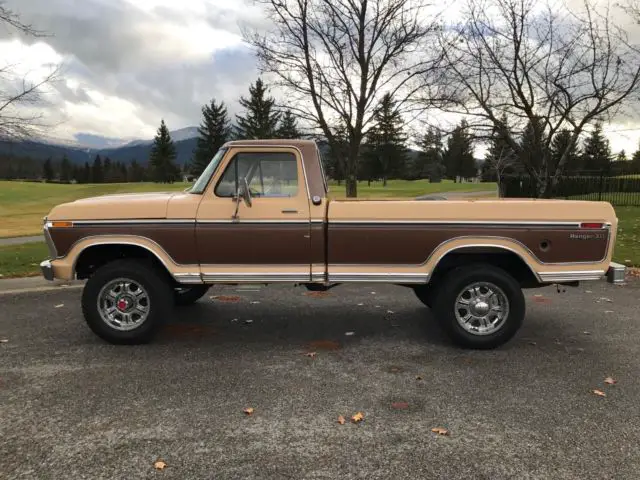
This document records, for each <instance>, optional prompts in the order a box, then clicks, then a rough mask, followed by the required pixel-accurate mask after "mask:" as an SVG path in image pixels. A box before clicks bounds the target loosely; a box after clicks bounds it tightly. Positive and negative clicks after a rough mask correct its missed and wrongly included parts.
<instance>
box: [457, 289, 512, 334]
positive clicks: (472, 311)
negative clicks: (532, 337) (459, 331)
mask: <svg viewBox="0 0 640 480" xmlns="http://www.w3.org/2000/svg"><path fill="white" fill-rule="evenodd" d="M455 313H456V319H457V320H458V323H459V324H460V326H461V327H462V328H463V329H464V330H465V331H467V332H469V333H471V334H473V335H490V334H492V333H495V332H496V331H498V330H500V328H502V326H503V325H504V323H505V321H506V319H507V317H508V316H509V300H508V299H507V296H506V295H505V293H504V292H503V291H502V290H501V289H500V288H499V287H497V286H496V285H494V284H493V283H489V282H474V283H472V284H470V285H467V286H466V287H465V288H464V289H463V290H462V292H461V293H460V294H459V295H458V297H457V298H456V302H455Z"/></svg>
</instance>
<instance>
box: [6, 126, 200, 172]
mask: <svg viewBox="0 0 640 480" xmlns="http://www.w3.org/2000/svg"><path fill="white" fill-rule="evenodd" d="M197 135H198V128H197V127H186V128H181V129H179V130H175V131H173V132H171V138H172V139H173V141H174V142H175V146H176V162H177V163H178V164H179V165H184V164H185V163H187V162H189V161H190V160H191V157H192V156H193V150H194V149H195V147H196V143H197V138H196V137H197ZM76 138H77V139H78V140H79V141H80V140H82V142H83V143H89V144H93V145H95V146H94V147H89V148H87V147H85V146H81V145H73V144H55V143H51V141H48V142H45V141H31V140H29V141H22V142H0V154H4V155H11V156H16V157H29V158H33V159H35V160H46V159H47V158H51V159H52V160H54V161H60V160H62V157H63V156H64V155H66V156H67V158H68V159H69V160H70V161H71V162H72V163H76V164H80V163H84V162H90V163H91V162H93V159H94V158H95V156H96V155H100V156H101V157H109V158H110V159H111V160H113V161H120V162H125V163H130V162H131V161H133V160H137V161H138V162H141V163H144V162H147V160H148V159H149V154H150V153H151V145H152V144H153V140H134V141H131V142H128V143H124V144H123V145H118V143H123V142H124V141H122V140H119V139H115V138H107V137H100V136H97V135H93V136H92V135H88V134H78V135H76ZM110 145H114V146H113V147H111V146H110Z"/></svg>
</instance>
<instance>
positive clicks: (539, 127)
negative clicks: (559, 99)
mask: <svg viewBox="0 0 640 480" xmlns="http://www.w3.org/2000/svg"><path fill="white" fill-rule="evenodd" d="M536 133H538V134H539V135H540V136H539V137H537V136H536ZM536 138H541V139H542V141H541V142H536V140H535V139H536ZM545 143H546V141H545V134H544V125H543V121H542V119H540V118H536V120H535V121H533V122H529V123H528V124H527V126H526V127H525V129H524V132H523V133H522V138H521V139H520V146H521V148H522V150H521V152H522V153H521V155H520V158H519V159H518V160H519V162H520V163H521V164H522V166H523V167H524V168H526V169H527V171H528V172H529V173H532V172H534V171H535V172H540V171H541V169H542V165H543V163H544V159H545V158H547V156H548V155H549V154H550V152H548V151H546V149H545V147H544V144H545Z"/></svg>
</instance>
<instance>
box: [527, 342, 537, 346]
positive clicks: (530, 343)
mask: <svg viewBox="0 0 640 480" xmlns="http://www.w3.org/2000/svg"><path fill="white" fill-rule="evenodd" d="M529 345H534V346H535V345H537V343H536V342H529Z"/></svg>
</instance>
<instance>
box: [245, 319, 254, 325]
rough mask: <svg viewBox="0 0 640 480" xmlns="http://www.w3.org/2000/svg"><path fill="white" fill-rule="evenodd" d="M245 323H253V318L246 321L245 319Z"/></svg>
mask: <svg viewBox="0 0 640 480" xmlns="http://www.w3.org/2000/svg"><path fill="white" fill-rule="evenodd" d="M244 323H246V324H251V323H253V320H251V319H249V320H245V321H244Z"/></svg>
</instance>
